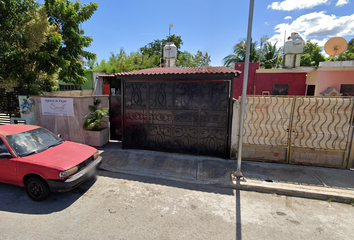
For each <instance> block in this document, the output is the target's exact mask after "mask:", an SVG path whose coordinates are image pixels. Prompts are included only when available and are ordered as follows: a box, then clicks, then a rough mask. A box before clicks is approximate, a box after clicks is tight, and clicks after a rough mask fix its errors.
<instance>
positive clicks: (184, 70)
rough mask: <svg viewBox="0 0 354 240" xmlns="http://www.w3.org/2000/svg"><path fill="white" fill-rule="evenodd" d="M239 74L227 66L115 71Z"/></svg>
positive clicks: (144, 73) (138, 73) (152, 73)
mask: <svg viewBox="0 0 354 240" xmlns="http://www.w3.org/2000/svg"><path fill="white" fill-rule="evenodd" d="M227 73H229V74H232V73H234V74H240V73H241V71H238V70H233V69H230V68H227V67H178V68H177V67H176V68H149V69H142V70H137V71H131V72H122V73H115V75H116V76H117V75H118V76H132V75H176V74H187V75H190V74H227Z"/></svg>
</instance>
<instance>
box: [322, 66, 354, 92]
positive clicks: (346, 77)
mask: <svg viewBox="0 0 354 240" xmlns="http://www.w3.org/2000/svg"><path fill="white" fill-rule="evenodd" d="M341 84H354V71H320V72H319V74H318V82H317V89H316V96H321V94H320V93H321V92H323V91H325V90H326V89H327V88H329V87H333V88H335V89H336V90H337V91H338V92H340V86H341Z"/></svg>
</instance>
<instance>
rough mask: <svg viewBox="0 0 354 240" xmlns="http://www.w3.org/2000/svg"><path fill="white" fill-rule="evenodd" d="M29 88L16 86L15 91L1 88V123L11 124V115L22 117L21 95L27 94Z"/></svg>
mask: <svg viewBox="0 0 354 240" xmlns="http://www.w3.org/2000/svg"><path fill="white" fill-rule="evenodd" d="M27 94H28V89H21V88H15V89H14V91H13V92H6V90H5V89H4V88H0V99H1V100H0V125H3V124H10V118H11V117H20V107H19V102H18V96H19V95H27Z"/></svg>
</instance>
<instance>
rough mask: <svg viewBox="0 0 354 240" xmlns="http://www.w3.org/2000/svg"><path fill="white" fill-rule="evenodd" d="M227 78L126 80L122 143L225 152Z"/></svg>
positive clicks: (201, 152)
mask: <svg viewBox="0 0 354 240" xmlns="http://www.w3.org/2000/svg"><path fill="white" fill-rule="evenodd" d="M229 84H230V82H229V81H189V82H181V81H168V82H131V81H127V82H125V83H124V88H125V95H124V101H125V103H124V104H125V105H124V116H125V117H124V131H125V132H124V133H125V134H124V139H123V147H124V148H135V149H149V150H156V151H165V152H180V153H189V154H196V155H208V156H219V157H226V156H227V152H228V151H227V150H228V147H227V146H228V119H229V117H228V116H229V96H230V94H229Z"/></svg>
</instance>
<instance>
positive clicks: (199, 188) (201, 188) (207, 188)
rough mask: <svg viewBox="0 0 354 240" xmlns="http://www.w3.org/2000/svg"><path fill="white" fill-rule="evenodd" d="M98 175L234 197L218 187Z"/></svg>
mask: <svg viewBox="0 0 354 240" xmlns="http://www.w3.org/2000/svg"><path fill="white" fill-rule="evenodd" d="M98 175H99V176H104V177H111V178H119V179H124V180H130V181H136V182H142V183H150V184H158V185H163V186H168V187H176V188H183V189H187V190H193V191H201V192H209V193H216V194H224V195H234V193H233V189H231V188H223V187H220V186H212V185H204V184H196V183H186V182H179V181H175V180H168V179H162V178H157V177H156V178H154V177H146V176H138V175H130V174H125V173H115V172H109V171H105V170H100V171H99V172H98Z"/></svg>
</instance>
